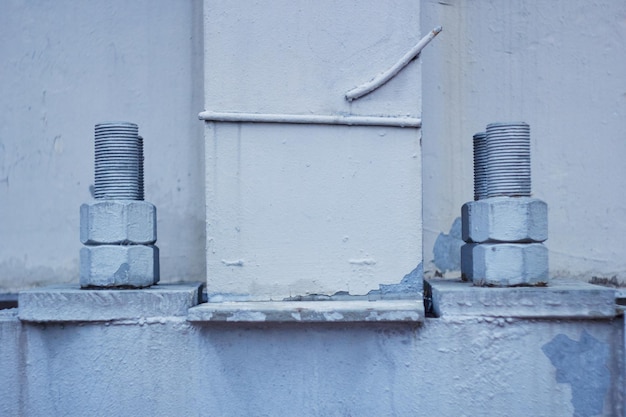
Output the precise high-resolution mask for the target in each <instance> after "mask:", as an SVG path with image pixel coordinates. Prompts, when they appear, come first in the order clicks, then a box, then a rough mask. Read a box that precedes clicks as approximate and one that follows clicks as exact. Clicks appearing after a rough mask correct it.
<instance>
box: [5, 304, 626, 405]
mask: <svg viewBox="0 0 626 417" xmlns="http://www.w3.org/2000/svg"><path fill="white" fill-rule="evenodd" d="M622 328H623V323H622V319H621V318H620V319H615V320H592V321H586V320H568V319H564V320H561V321H542V320H519V319H508V320H507V319H504V318H493V317H459V316H451V317H448V318H440V319H426V321H425V323H424V324H423V325H422V326H415V325H412V324H397V323H396V324H390V323H387V324H380V323H378V324H355V323H352V324H345V323H344V324H341V323H334V324H308V325H306V324H283V325H268V324H256V325H255V324H245V323H240V324H235V325H232V324H230V325H229V324H225V323H221V324H208V323H207V324H204V325H203V324H196V323H190V322H188V321H186V320H185V319H184V318H180V317H179V318H177V317H163V318H162V320H160V321H151V322H148V321H143V322H141V321H136V322H132V321H123V322H116V321H113V322H108V323H76V324H71V323H62V324H61V323H59V324H53V323H48V324H45V325H44V324H28V323H25V322H23V323H20V322H19V320H18V319H17V318H16V317H15V313H12V312H11V311H9V313H4V312H3V313H2V314H0V335H2V337H3V341H4V338H5V337H6V338H7V339H8V342H7V343H2V344H0V358H1V362H0V370H1V371H2V374H3V375H4V376H5V377H7V378H9V377H10V378H11V380H12V381H19V383H15V384H9V385H8V386H7V385H5V386H4V387H3V389H2V390H0V411H1V412H2V414H3V415H29V416H44V415H67V414H69V415H98V414H99V413H100V412H102V411H103V410H106V414H107V415H111V414H115V415H121V416H124V415H129V416H130V415H173V416H178V415H185V416H188V415H197V416H201V415H214V416H274V415H294V414H297V415H302V416H349V415H359V416H381V415H385V416H407V415H414V416H433V415H436V416H444V417H445V416H450V417H453V416H454V417H458V416H477V415H480V416H498V417H500V416H503V415H507V416H529V415H532V416H546V417H555V416H556V417H558V416H574V415H576V416H587V417H591V416H595V415H601V416H616V415H621V412H622V411H623V410H621V408H620V407H621V405H620V404H622V402H623V398H622V396H623V392H624V391H623V382H624V381H623V368H622V367H623V364H622V363H621V358H622V357H623V347H622V342H623V336H624V335H623V333H622ZM17 341H19V343H18V342H17ZM587 347H589V349H587ZM589 355H592V357H590V356H589ZM588 359H591V360H588Z"/></svg>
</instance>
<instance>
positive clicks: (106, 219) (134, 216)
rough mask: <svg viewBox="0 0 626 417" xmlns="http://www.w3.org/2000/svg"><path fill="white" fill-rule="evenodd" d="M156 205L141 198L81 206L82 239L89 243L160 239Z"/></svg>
mask: <svg viewBox="0 0 626 417" xmlns="http://www.w3.org/2000/svg"><path fill="white" fill-rule="evenodd" d="M156 239H157V235H156V207H155V206H154V205H153V204H151V203H148V202H146V201H139V200H100V201H95V202H93V203H89V204H83V205H82V206H80V241H81V242H82V243H83V244H85V245H102V244H105V245H106V244H123V245H126V244H137V245H151V244H153V243H154V242H156Z"/></svg>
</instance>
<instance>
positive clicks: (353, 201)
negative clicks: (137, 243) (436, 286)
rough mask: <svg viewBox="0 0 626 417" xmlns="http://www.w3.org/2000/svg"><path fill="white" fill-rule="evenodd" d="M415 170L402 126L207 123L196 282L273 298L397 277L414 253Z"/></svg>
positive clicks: (415, 258) (362, 289)
mask: <svg viewBox="0 0 626 417" xmlns="http://www.w3.org/2000/svg"><path fill="white" fill-rule="evenodd" d="M383 173H384V175H383ZM420 175H421V168H420V159H419V132H418V131H416V130H414V129H402V128H371V127H359V126H295V125H268V124H259V125H253V124H241V125H237V124H230V123H229V124H223V123H220V124H215V125H209V126H208V127H207V271H208V274H207V275H208V276H207V292H208V293H209V294H213V293H218V294H221V293H226V294H242V297H245V298H247V299H258V300H268V299H272V300H282V299H284V298H289V297H294V296H303V295H308V294H326V295H331V294H334V293H336V292H338V291H347V292H349V293H350V294H352V295H365V294H367V293H368V292H369V291H371V290H378V289H379V287H380V285H381V284H387V285H390V284H398V283H400V282H401V280H402V279H403V277H404V276H405V275H407V274H409V273H410V272H411V271H412V270H414V269H415V266H416V265H417V264H419V263H420V261H421V197H420V181H419V179H420Z"/></svg>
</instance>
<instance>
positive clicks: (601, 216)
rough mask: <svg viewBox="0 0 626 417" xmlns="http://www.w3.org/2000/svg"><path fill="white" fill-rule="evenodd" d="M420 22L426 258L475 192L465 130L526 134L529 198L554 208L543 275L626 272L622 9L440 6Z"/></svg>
mask: <svg viewBox="0 0 626 417" xmlns="http://www.w3.org/2000/svg"><path fill="white" fill-rule="evenodd" d="M421 4H422V13H421V17H422V21H421V25H422V27H430V26H432V25H437V24H441V25H442V26H443V28H444V29H443V31H442V32H441V34H440V35H439V36H438V37H437V38H436V39H435V40H434V41H433V43H432V44H431V45H429V47H427V48H425V49H424V51H423V52H422V56H421V62H422V71H423V98H422V100H423V102H422V104H423V112H422V119H423V129H422V133H423V164H424V165H423V172H424V178H423V181H424V202H425V203H424V258H425V270H426V271H427V273H430V274H432V273H433V270H434V267H433V264H432V263H431V261H432V260H433V252H432V251H433V247H434V244H435V241H436V239H437V237H438V235H439V233H441V232H443V233H445V232H446V231H447V230H448V229H449V228H450V225H451V224H452V223H453V220H454V219H455V218H456V217H458V216H459V215H460V208H461V206H462V204H463V203H465V202H466V201H470V200H471V199H472V190H473V181H472V135H473V134H474V133H476V132H479V131H482V129H484V126H485V125H486V124H487V123H490V122H494V121H499V120H504V121H506V120H524V121H526V122H528V123H529V125H530V129H531V133H530V134H531V163H532V167H531V169H532V189H533V197H536V198H540V199H541V200H544V201H545V202H546V203H547V204H548V206H549V224H550V236H549V239H548V241H547V243H546V245H547V246H548V248H549V250H550V271H551V274H553V276H563V277H576V278H579V279H582V280H589V279H591V277H592V276H594V275H596V276H603V277H611V276H613V275H616V276H617V277H618V278H619V279H620V280H622V281H623V280H624V279H626V257H624V256H623V248H624V247H626V221H624V219H625V218H626V216H625V212H626V200H625V196H624V193H622V192H618V191H617V190H623V189H625V188H626V175H625V173H626V172H625V168H624V166H625V165H624V163H623V157H624V155H626V142H624V141H623V140H622V139H623V137H624V134H623V132H624V131H626V98H625V94H626V90H625V89H624V88H623V86H624V85H626V72H624V70H623V69H624V68H625V67H626V26H624V24H623V23H624V19H625V18H626V4H625V3H624V2H619V1H617V2H616V1H612V0H591V1H587V0H575V1H571V0H558V1H551V2H501V1H497V0H478V1H474V0H472V1H466V0H458V1H436V0H428V1H424V2H422V3H421Z"/></svg>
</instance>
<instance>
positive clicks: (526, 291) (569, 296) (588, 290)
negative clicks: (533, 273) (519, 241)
mask: <svg viewBox="0 0 626 417" xmlns="http://www.w3.org/2000/svg"><path fill="white" fill-rule="evenodd" d="M426 285H427V287H428V290H427V292H428V293H430V294H431V296H432V302H433V312H434V313H435V314H436V315H437V316H446V315H451V316H488V317H502V318H509V317H510V318H535V319H559V318H579V319H607V318H611V317H613V316H615V314H616V310H615V291H614V290H613V289H612V288H604V287H600V286H598V285H591V284H587V283H584V282H578V281H573V280H553V281H552V282H551V283H550V285H549V286H547V287H514V288H485V287H475V286H473V285H472V283H470V282H463V281H459V280H451V279H433V280H428V281H427V284H426Z"/></svg>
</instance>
